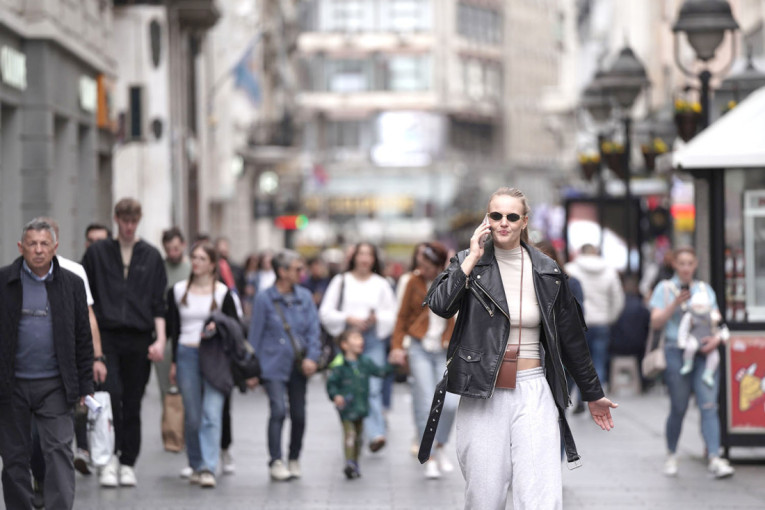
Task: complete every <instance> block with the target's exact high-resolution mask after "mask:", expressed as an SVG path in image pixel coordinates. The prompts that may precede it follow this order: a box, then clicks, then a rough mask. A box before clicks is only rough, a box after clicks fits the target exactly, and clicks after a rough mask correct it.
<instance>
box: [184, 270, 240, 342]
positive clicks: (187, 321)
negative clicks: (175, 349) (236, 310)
mask: <svg viewBox="0 0 765 510" xmlns="http://www.w3.org/2000/svg"><path fill="white" fill-rule="evenodd" d="M188 283H189V281H188V280H181V281H180V282H178V283H176V284H175V285H173V297H174V298H175V304H176V305H177V306H178V316H179V319H180V322H181V323H180V334H179V335H178V344H179V345H185V346H186V347H199V342H200V341H201V340H202V337H201V333H202V328H204V325H205V321H206V320H207V318H208V317H209V316H210V314H211V313H212V310H211V307H212V300H213V293H212V292H211V293H209V294H194V293H191V292H189V293H188V294H187V295H186V304H185V305H182V304H181V299H183V294H184V293H185V292H186V287H187V286H188ZM227 291H228V287H226V285H225V284H224V283H221V282H215V293H214V297H215V302H216V303H217V305H218V308H217V309H218V310H220V308H221V306H223V299H224V298H225V297H226V292H227Z"/></svg>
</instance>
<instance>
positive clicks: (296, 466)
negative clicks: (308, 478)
mask: <svg viewBox="0 0 765 510" xmlns="http://www.w3.org/2000/svg"><path fill="white" fill-rule="evenodd" d="M287 470H289V472H290V475H291V476H292V478H300V475H301V474H302V473H301V472H300V463H299V462H298V461H297V460H291V461H289V462H288V463H287Z"/></svg>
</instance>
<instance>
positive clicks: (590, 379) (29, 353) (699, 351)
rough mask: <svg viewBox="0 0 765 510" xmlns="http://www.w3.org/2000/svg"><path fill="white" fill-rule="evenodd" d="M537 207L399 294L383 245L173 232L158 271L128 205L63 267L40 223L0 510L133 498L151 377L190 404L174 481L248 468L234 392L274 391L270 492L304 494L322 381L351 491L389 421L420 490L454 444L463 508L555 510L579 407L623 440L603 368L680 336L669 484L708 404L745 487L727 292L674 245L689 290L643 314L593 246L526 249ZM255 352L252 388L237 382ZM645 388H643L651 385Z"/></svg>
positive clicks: (496, 220)
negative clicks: (85, 485) (398, 412)
mask: <svg viewBox="0 0 765 510" xmlns="http://www.w3.org/2000/svg"><path fill="white" fill-rule="evenodd" d="M530 211H531V208H530V206H529V204H528V202H527V200H526V197H525V196H524V195H523V193H522V192H520V191H519V190H517V189H513V188H500V189H499V190H497V192H495V193H494V194H493V195H492V196H491V197H489V200H488V203H487V210H486V217H485V219H484V222H482V223H481V225H479V226H478V227H477V228H476V229H475V231H474V232H473V235H472V237H471V239H470V245H469V247H467V248H465V249H463V250H462V251H459V252H456V253H455V252H450V250H449V249H448V248H447V246H446V245H444V244H442V243H441V242H438V241H435V240H431V241H427V242H422V243H420V244H419V245H417V246H416V247H415V250H414V253H413V258H412V263H411V267H410V268H409V271H408V272H407V273H405V274H403V275H401V276H400V277H399V278H398V281H396V280H394V279H393V278H392V277H391V276H390V275H389V274H386V273H385V272H384V265H383V258H382V254H381V253H380V250H379V248H378V247H377V246H375V245H374V244H373V243H369V242H360V243H358V244H355V245H353V246H351V247H349V249H348V250H347V251H346V252H345V253H344V254H343V253H342V252H338V251H337V250H333V251H330V252H328V253H324V254H319V255H317V256H314V257H312V258H310V259H308V260H305V259H304V258H303V257H302V256H301V255H300V254H299V253H297V252H295V251H292V250H287V249H285V250H281V251H279V252H272V251H270V250H266V251H263V252H261V253H259V254H253V255H251V256H249V257H247V259H246V262H245V264H244V265H243V266H239V265H238V264H236V263H235V262H234V261H233V260H232V259H231V256H230V246H229V241H228V240H227V239H225V238H220V239H216V240H215V241H214V242H213V241H212V240H211V239H210V238H209V237H207V236H204V235H200V236H197V237H196V238H195V239H194V240H193V242H192V243H191V246H190V248H188V249H187V241H186V239H185V238H184V235H183V233H182V232H181V231H180V230H179V229H178V228H175V227H173V228H170V229H168V230H166V231H165V232H164V233H163V236H162V248H163V250H164V253H165V256H164V257H163V256H162V255H161V254H160V252H159V250H158V249H157V248H155V247H154V246H152V245H151V244H150V243H148V242H146V241H145V240H143V239H142V238H140V237H139V236H138V234H137V232H138V226H139V223H140V221H141V218H142V209H141V204H140V203H139V202H137V201H136V200H134V199H130V198H124V199H122V200H120V201H118V202H117V204H116V206H115V208H114V222H115V224H116V226H117V229H116V233H115V235H112V232H111V230H110V229H109V228H108V227H106V226H104V225H99V224H92V225H90V226H88V228H87V230H86V232H85V237H86V242H85V253H84V255H83V257H82V259H81V263H77V262H74V261H72V260H69V259H66V258H64V257H62V256H61V255H58V254H57V252H56V250H57V247H58V241H59V231H58V225H57V223H56V221H55V220H54V219H52V218H35V219H33V220H32V221H30V222H29V223H27V224H26V225H25V226H24V227H23V229H22V233H21V238H20V241H19V242H18V248H19V253H20V257H19V258H17V259H16V260H15V261H14V262H12V263H11V264H10V265H8V266H5V267H2V268H0V456H2V460H3V473H2V485H3V496H4V500H5V504H6V507H7V508H10V509H25V510H26V509H31V508H47V509H48V510H53V509H58V508H62V509H70V508H72V506H73V502H74V493H75V481H76V477H75V471H79V472H80V473H82V474H83V475H91V474H94V473H95V476H97V478H98V483H99V484H100V485H101V486H102V487H105V488H114V487H135V486H136V485H138V483H139V477H138V472H137V471H138V470H137V468H136V466H137V463H138V459H139V455H140V451H141V445H142V442H141V437H142V423H141V406H142V401H143V398H144V393H145V389H146V386H147V384H148V381H149V379H150V375H151V371H152V365H153V367H154V368H153V369H154V372H155V378H156V380H157V384H158V387H159V393H160V396H161V398H162V399H163V402H165V401H169V400H170V397H171V396H172V395H176V394H179V395H180V400H181V401H182V407H183V419H182V436H183V438H184V439H183V445H182V447H183V449H185V453H186V457H185V463H184V465H182V466H179V475H180V476H181V477H183V478H187V479H188V480H189V483H190V484H192V485H197V486H200V487H203V488H214V487H215V486H216V484H217V482H216V480H217V477H219V476H223V475H230V474H233V473H234V472H235V470H236V467H235V464H234V458H233V455H232V444H233V439H232V438H233V435H232V426H231V423H232V420H231V413H232V412H234V411H233V409H232V393H233V388H235V387H239V389H240V391H244V392H246V391H254V390H256V388H262V390H263V391H265V393H266V394H267V396H268V403H269V412H268V418H267V420H268V421H267V445H268V452H267V455H266V456H265V457H264V464H267V466H266V468H267V474H268V476H269V477H270V478H271V479H272V480H273V481H275V482H282V481H288V480H293V479H297V478H300V477H301V476H302V473H301V468H300V456H301V453H302V450H303V438H304V435H305V430H306V398H307V388H308V384H307V383H308V380H309V378H311V377H315V376H317V374H320V376H321V377H324V379H325V381H326V391H327V397H328V401H327V405H334V407H335V408H336V409H337V413H338V416H339V427H338V432H337V437H338V456H340V455H343V456H344V465H343V474H344V475H345V476H346V477H347V478H348V479H349V480H353V479H356V478H358V477H360V476H362V473H363V468H362V466H361V465H360V453H361V451H362V445H367V446H368V449H369V451H370V452H371V454H376V453H377V452H380V451H381V450H382V449H384V448H385V446H386V441H387V436H388V427H389V426H394V427H404V426H406V427H411V431H412V437H413V441H412V452H411V453H412V454H414V455H416V456H417V457H418V459H419V461H420V462H421V463H422V464H423V476H424V477H425V478H427V479H439V478H442V477H444V476H446V475H448V473H450V472H452V471H454V469H455V466H453V465H452V463H451V462H450V461H449V456H448V455H447V454H446V453H445V452H446V450H445V449H446V448H447V447H448V446H449V445H453V447H454V446H456V450H457V456H458V458H459V461H460V462H459V463H460V469H461V471H462V474H463V477H464V479H465V482H466V490H465V494H466V508H498V509H500V508H504V507H505V501H506V499H507V494H508V490H509V489H510V488H512V494H513V500H514V505H516V507H519V508H521V507H533V508H561V506H562V488H561V473H560V464H561V457H563V459H564V460H565V461H566V462H568V463H569V464H570V465H571V466H577V465H579V464H580V457H579V453H578V450H577V448H576V445H575V443H574V439H573V437H572V434H571V430H570V429H569V427H568V424H567V421H566V420H567V418H566V415H567V410H568V408H569V407H571V412H574V413H579V412H584V410H585V407H587V408H588V409H589V411H590V413H591V415H592V418H593V420H594V422H595V423H596V425H598V426H599V427H601V428H602V429H603V430H610V429H611V428H612V427H613V426H614V420H613V418H612V414H611V413H612V410H614V409H616V408H617V404H615V403H613V402H611V401H610V400H609V399H608V398H606V396H605V390H607V389H608V381H609V377H610V375H612V374H609V371H610V366H609V365H610V363H609V360H610V358H611V357H612V356H633V357H634V358H635V359H636V360H637V366H639V364H640V363H639V361H640V359H641V358H642V357H643V355H644V352H645V339H646V338H647V337H648V334H649V332H650V331H652V330H661V331H662V332H663V333H664V335H665V337H666V344H665V346H664V349H665V354H666V360H667V368H666V371H665V374H664V382H665V384H666V385H667V388H668V390H669V396H670V412H669V417H668V420H667V425H666V446H667V459H666V462H665V465H664V473H665V474H666V475H667V476H675V475H676V474H677V472H678V459H677V457H676V454H675V452H676V449H677V443H678V440H679V436H680V429H681V425H682V421H683V418H684V414H685V411H686V409H687V407H688V403H689V400H690V395H691V394H692V393H694V394H695V395H696V399H697V401H698V402H699V408H700V410H701V428H702V433H703V437H704V441H705V444H706V447H707V453H708V456H709V469H710V471H711V472H712V473H713V474H714V475H715V476H716V477H718V478H723V477H727V476H730V475H732V474H733V468H732V467H731V466H730V464H728V462H727V461H726V460H725V459H723V458H721V457H720V456H719V450H720V430H719V420H718V414H717V413H718V411H717V407H716V401H717V393H718V391H719V372H718V363H719V358H718V357H716V356H715V355H716V354H717V347H718V345H719V344H720V342H721V341H724V339H725V335H724V334H723V332H724V328H722V327H721V325H720V318H719V311H718V309H717V302H716V297H715V295H714V291H713V290H712V289H711V287H710V286H709V285H707V284H706V283H704V282H701V281H698V280H695V279H694V273H695V270H696V265H697V260H696V254H695V251H694V250H693V249H691V248H680V249H678V250H676V252H675V254H674V257H673V258H672V268H673V270H674V273H673V274H672V275H668V277H666V278H661V279H659V280H658V281H657V282H656V283H655V284H654V285H653V291H652V293H651V295H650V296H647V297H646V298H644V297H643V296H641V295H640V292H639V290H638V284H637V281H635V280H634V279H632V278H630V277H626V278H625V279H624V281H622V280H621V279H620V276H619V274H618V272H617V271H616V270H615V269H613V268H612V267H611V265H610V264H609V261H607V260H606V259H604V258H603V257H602V256H601V255H600V254H599V250H598V248H597V247H595V246H593V245H585V246H583V247H581V249H580V250H579V253H578V255H577V256H576V257H575V258H574V259H573V260H572V261H571V262H568V263H567V264H565V265H564V264H562V262H561V261H560V259H559V258H558V254H557V252H556V250H555V248H554V246H553V245H552V243H550V242H547V241H542V242H540V243H537V244H536V245H535V244H532V243H531V242H530V240H529V235H528V222H529V215H530ZM338 255H339V256H338ZM247 352H251V354H250V355H249V356H252V355H254V357H255V358H256V359H257V365H258V370H257V375H254V373H250V374H248V375H246V376H245V375H242V374H241V373H240V370H235V366H236V363H235V358H237V357H238V356H248V354H247ZM242 353H244V354H242ZM394 380H400V381H405V382H407V383H408V384H409V385H410V387H411V393H412V417H413V422H412V423H411V424H407V425H404V424H401V423H391V424H389V423H388V422H387V420H386V409H389V408H390V405H391V402H390V399H391V389H390V387H391V384H392V382H393V381H394ZM650 384H652V381H649V380H648V379H646V378H641V387H642V388H646V387H648V386H649V385H650ZM575 388H577V389H578V390H577V391H574V389H575ZM96 390H99V391H102V392H106V393H108V395H109V400H110V405H111V413H112V420H113V430H114V448H113V454H112V455H111V457H110V458H108V460H107V461H105V462H102V463H99V464H98V465H96V464H95V463H94V462H93V461H94V459H92V458H91V455H90V449H89V445H88V433H87V430H88V427H89V425H88V411H87V409H88V406H87V405H86V400H88V399H89V397H92V396H93V395H94V393H95V392H96ZM572 400H573V401H574V403H575V405H572ZM239 405H245V404H243V403H241V401H240V404H239ZM287 420H289V432H288V433H287V434H286V435H287V437H288V438H289V440H288V442H287V448H286V452H285V451H284V449H283V442H284V440H283V436H284V435H285V434H284V429H285V422H286V421H287ZM455 424H456V428H457V431H458V433H457V435H456V438H454V440H452V439H453V437H452V429H453V428H454V427H455Z"/></svg>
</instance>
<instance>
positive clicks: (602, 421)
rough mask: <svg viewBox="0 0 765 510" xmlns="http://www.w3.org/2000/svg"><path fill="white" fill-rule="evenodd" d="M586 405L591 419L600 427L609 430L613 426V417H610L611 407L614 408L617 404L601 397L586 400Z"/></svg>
mask: <svg viewBox="0 0 765 510" xmlns="http://www.w3.org/2000/svg"><path fill="white" fill-rule="evenodd" d="M587 405H588V406H589V408H590V414H591V415H592V419H593V420H594V421H595V423H596V424H597V425H598V426H599V427H600V428H601V429H603V430H611V429H612V428H614V419H613V418H612V417H611V409H616V408H617V407H619V404H615V403H613V402H611V401H610V400H608V399H607V398H606V397H603V398H601V399H600V400H596V401H595V402H587Z"/></svg>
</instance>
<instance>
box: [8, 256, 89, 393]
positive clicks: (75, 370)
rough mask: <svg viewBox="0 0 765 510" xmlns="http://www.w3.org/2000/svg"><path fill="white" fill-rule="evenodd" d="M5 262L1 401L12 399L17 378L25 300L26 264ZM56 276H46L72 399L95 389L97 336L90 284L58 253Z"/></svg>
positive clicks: (59, 355) (66, 384)
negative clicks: (92, 323)
mask: <svg viewBox="0 0 765 510" xmlns="http://www.w3.org/2000/svg"><path fill="white" fill-rule="evenodd" d="M22 262H23V259H22V258H21V257H19V258H17V259H16V260H15V261H14V262H13V264H11V265H9V266H5V267H3V268H0V401H5V402H7V401H8V400H10V398H11V395H12V394H13V388H14V386H15V383H16V377H15V375H14V374H15V364H16V348H17V344H18V340H19V321H20V320H21V306H22V302H23V287H22V283H21V264H22ZM52 263H53V278H51V279H49V280H47V281H46V282H45V289H46V290H47V292H48V303H50V313H51V317H52V320H53V337H54V338H53V343H54V346H55V349H56V359H57V360H58V369H59V372H60V373H61V381H62V382H63V384H64V389H65V391H66V400H67V402H68V403H69V404H74V403H75V402H76V401H77V399H79V398H80V397H84V396H85V395H90V394H91V393H93V339H92V338H91V336H90V320H89V319H88V303H87V300H86V298H85V284H84V283H83V281H82V280H81V279H80V277H79V276H77V275H76V274H74V273H71V272H69V271H67V270H66V269H62V268H61V267H59V265H58V259H57V258H56V257H53V262H52Z"/></svg>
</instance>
